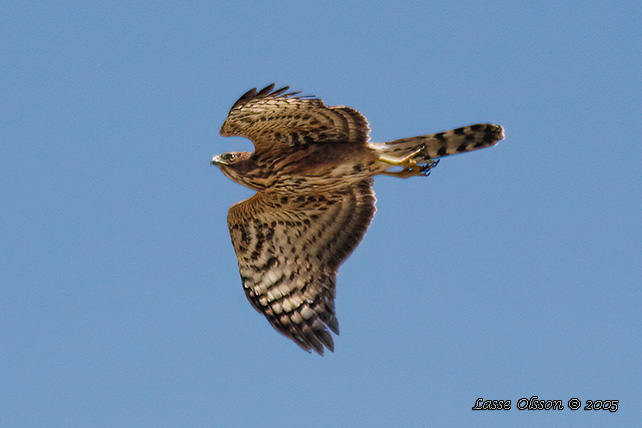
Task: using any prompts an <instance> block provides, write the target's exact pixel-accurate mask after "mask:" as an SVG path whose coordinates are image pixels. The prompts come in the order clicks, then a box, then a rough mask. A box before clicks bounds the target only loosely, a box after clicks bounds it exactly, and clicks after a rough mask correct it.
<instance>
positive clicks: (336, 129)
mask: <svg viewBox="0 0 642 428" xmlns="http://www.w3.org/2000/svg"><path fill="white" fill-rule="evenodd" d="M273 89H274V84H271V85H269V86H267V87H265V88H263V89H261V90H260V91H258V92H257V90H256V88H254V89H251V90H249V91H248V92H246V93H245V94H244V95H243V96H242V97H241V98H239V100H238V101H237V102H236V103H234V105H233V106H232V108H231V109H230V112H229V114H228V116H227V119H226V120H225V122H224V123H223V126H221V135H222V136H224V137H229V136H238V137H245V138H249V139H250V140H252V142H253V143H254V147H255V149H256V151H257V152H265V151H268V150H270V149H271V148H274V147H275V146H277V147H276V148H277V149H280V148H279V147H278V146H279V145H283V144H285V145H288V146H291V147H297V146H300V145H305V144H309V143H312V142H316V143H323V142H354V143H363V144H365V143H366V142H367V141H368V138H369V135H368V134H369V132H370V128H369V126H368V121H367V120H366V118H365V117H363V116H362V115H361V113H359V112H358V111H356V110H353V109H351V108H349V107H343V106H335V107H327V106H326V105H325V104H323V101H322V100H320V99H318V98H312V97H306V96H298V95H297V94H298V93H299V92H289V93H286V91H287V90H288V89H289V87H288V86H286V87H284V88H281V89H277V90H273ZM281 148H282V147H281Z"/></svg>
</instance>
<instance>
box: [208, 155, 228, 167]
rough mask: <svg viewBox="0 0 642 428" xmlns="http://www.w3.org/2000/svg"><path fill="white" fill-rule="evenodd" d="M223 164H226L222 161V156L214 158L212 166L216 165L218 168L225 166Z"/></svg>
mask: <svg viewBox="0 0 642 428" xmlns="http://www.w3.org/2000/svg"><path fill="white" fill-rule="evenodd" d="M223 164H225V162H223V161H222V160H221V156H220V155H216V156H214V157H213V158H212V161H211V162H210V165H216V166H219V165H223Z"/></svg>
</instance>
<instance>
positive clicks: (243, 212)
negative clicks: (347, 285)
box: [228, 179, 375, 354]
mask: <svg viewBox="0 0 642 428" xmlns="http://www.w3.org/2000/svg"><path fill="white" fill-rule="evenodd" d="M374 212H375V195H374V191H373V190H372V180H371V179H368V180H365V181H363V182H361V183H359V184H357V185H356V186H351V187H348V188H345V189H341V190H338V191H335V192H332V193H327V194H322V195H301V196H283V195H278V194H274V193H265V192H259V193H257V194H255V195H254V196H253V197H251V198H250V199H247V200H245V201H243V202H240V203H238V204H235V205H233V206H232V208H230V212H229V214H228V225H229V228H230V235H231V237H232V244H233V245H234V249H235V251H236V255H237V258H238V264H239V271H240V274H241V280H242V282H243V288H244V290H245V294H246V296H247V298H248V300H249V301H250V303H252V305H253V306H254V308H256V310H258V311H259V312H261V313H262V314H263V315H265V317H266V318H267V319H268V320H269V321H270V323H271V324H272V326H274V328H276V329H277V330H278V331H279V332H281V333H283V334H284V335H285V336H287V337H289V338H291V339H292V340H294V341H295V342H296V343H297V344H298V345H299V346H300V347H301V348H303V349H305V350H306V351H310V350H311V349H314V350H315V351H316V352H318V353H319V354H323V350H324V346H325V347H326V348H328V349H330V350H334V343H333V340H332V336H331V335H330V333H329V332H328V330H327V328H326V327H328V328H329V329H330V330H332V331H333V332H334V333H335V334H339V325H338V322H337V319H336V317H335V312H334V296H335V278H336V272H337V268H338V267H339V265H340V264H341V262H342V261H343V260H344V259H345V258H346V257H347V256H348V255H349V254H350V253H351V252H352V250H353V249H354V248H355V247H356V246H357V244H358V243H359V241H360V240H361V238H362V237H363V234H364V233H365V231H366V229H367V228H368V225H369V224H370V220H371V219H372V217H373V215H374Z"/></svg>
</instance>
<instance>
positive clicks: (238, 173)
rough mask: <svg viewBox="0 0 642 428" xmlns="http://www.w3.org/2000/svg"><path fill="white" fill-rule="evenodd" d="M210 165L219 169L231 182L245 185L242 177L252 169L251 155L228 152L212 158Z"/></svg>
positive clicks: (248, 153)
mask: <svg viewBox="0 0 642 428" xmlns="http://www.w3.org/2000/svg"><path fill="white" fill-rule="evenodd" d="M210 163H211V164H212V165H216V166H217V167H219V168H220V169H221V171H222V172H223V174H225V175H226V176H227V177H228V178H230V179H231V180H232V181H236V182H237V183H241V184H245V180H244V176H245V175H246V174H247V173H248V172H249V171H250V170H251V169H252V168H253V166H254V162H253V161H252V153H250V152H229V153H223V154H222V155H218V156H214V157H213V158H212V162H210Z"/></svg>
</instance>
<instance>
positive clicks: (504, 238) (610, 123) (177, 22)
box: [0, 1, 642, 428]
mask: <svg viewBox="0 0 642 428" xmlns="http://www.w3.org/2000/svg"><path fill="white" fill-rule="evenodd" d="M641 20H642V5H641V4H640V2H638V1H622V2H617V3H607V2H573V1H571V2H549V1H538V2H503V1H484V2H478V1H466V2H459V1H453V2H447V3H446V2H410V1H396V2H370V3H365V2H350V1H348V2H346V1H342V2H307V1H297V2H295V1H283V2H278V3H276V2H238V3H231V2H230V3H226V4H221V3H220V2H211V1H207V2H205V1H196V2H168V1H156V2H129V1H128V2H120V1H116V2H101V3H99V2H78V1H68V2H45V1H43V2H30V3H27V2H4V3H3V4H2V5H1V6H0V37H1V40H2V43H1V47H0V63H2V72H1V73H0V93H1V94H2V96H1V97H0V140H1V142H2V144H1V145H0V177H1V178H2V183H3V184H2V186H1V188H0V197H1V200H2V202H1V204H0V251H1V252H0V284H1V285H0V384H1V385H2V388H0V425H2V426H15V427H58V426H67V427H89V426H91V427H256V426H263V427H277V426H278V427H281V428H286V427H300V426H309V427H328V426H334V427H347V426H351V427H361V426H363V427H369V428H377V427H391V426H399V427H402V426H403V427H423V426H476V427H486V426H535V425H539V426H549V427H568V426H587V427H588V426H633V425H634V421H636V422H638V423H639V419H640V416H641V412H640V401H641V399H642V396H641V395H640V383H641V381H642V371H641V365H640V355H642V346H641V345H640V343H642V342H641V341H640V337H641V333H642V331H641V328H640V326H641V325H642V323H641V319H640V303H641V301H642V299H641V297H642V296H641V294H642V292H641V290H640V284H641V283H642V267H641V266H642V258H641V254H642V224H641V220H640V219H641V217H640V213H641V212H642V196H641V190H642V185H641V183H642V180H641V176H640V172H639V171H640V169H639V168H640V167H639V166H640V165H641V164H642V149H641V146H642V145H641V141H640V125H641V118H642V73H640V70H641V69H642V49H641V46H642V27H641V26H640V21H641ZM271 82H276V83H277V85H290V86H292V88H294V89H296V90H302V91H303V92H304V93H306V94H315V95H317V96H319V97H322V98H323V99H324V100H325V102H326V103H327V104H329V105H338V104H342V105H348V106H351V107H354V108H356V109H358V110H360V111H361V112H362V113H363V114H365V115H366V116H367V117H368V119H369V121H370V124H371V127H372V133H371V135H372V139H373V140H374V141H386V140H392V139H396V138H402V137H409V136H413V135H419V134H426V133H432V132H439V131H443V130H447V129H451V128H454V127H458V126H462V125H468V124H472V123H477V122H493V123H499V124H501V125H503V126H504V127H505V128H506V134H507V138H506V140H505V141H504V142H502V143H501V144H500V145H499V146H497V147H494V148H492V149H487V150H482V151H479V152H475V153H471V154H465V155H461V156H455V157H452V158H446V159H444V160H443V161H442V162H441V163H440V165H439V166H438V167H437V168H436V169H435V170H434V171H433V173H432V175H431V176H430V177H429V178H427V179H422V178H414V179H410V180H398V179H394V178H390V177H380V178H377V179H376V184H375V190H376V192H377V197H378V211H377V215H376V217H375V219H374V222H373V224H372V226H371V228H370V229H369V231H368V233H367V234H366V237H365V239H364V240H363V242H362V243H361V245H360V246H359V247H358V248H357V250H356V251H355V252H354V253H353V255H352V256H351V257H350V258H349V259H348V261H347V262H346V263H345V264H344V265H343V266H342V268H341V270H340V273H339V277H338V299H337V312H338V317H339V322H340V325H341V335H340V336H339V337H336V338H335V345H336V351H335V353H333V354H332V353H329V354H328V355H326V356H325V357H323V358H321V357H319V356H317V355H309V354H306V353H305V352H302V351H301V350H300V349H299V348H298V347H297V346H296V345H294V344H293V343H292V342H290V341H288V340H287V339H285V338H283V337H282V336H281V335H279V334H278V333H276V332H275V331H274V330H273V329H272V328H271V327H270V326H269V325H268V323H267V322H266V321H265V320H264V319H263V318H262V317H261V316H260V315H259V314H257V313H256V312H255V311H254V310H253V309H252V308H251V306H250V305H249V303H248V302H247V301H246V298H245V296H244V295H243V291H242V288H241V284H240V279H239V275H238V270H237V266H236V260H235V256H234V253H233V249H232V246H231V244H230V240H229V236H228V231H227V226H226V220H225V219H226V215H227V210H228V208H229V206H230V205H231V204H233V203H235V202H237V201H239V200H241V199H244V198H247V197H248V196H250V195H251V194H252V192H251V191H249V190H248V189H245V188H243V187H241V186H239V185H237V184H235V183H232V182H231V181H229V180H228V179H226V178H225V177H224V176H223V175H222V174H221V173H220V172H219V171H218V170H217V169H216V168H214V167H210V165H209V160H210V158H211V157H212V155H214V154H218V153H221V152H225V151H232V150H244V149H249V148H250V147H251V144H250V143H249V142H248V141H245V140H242V139H238V138H236V139H234V138H233V139H223V138H221V137H219V136H218V130H219V127H220V125H221V123H222V122H223V120H224V119H225V116H226V114H227V112H228V110H229V108H230V106H231V105H232V104H233V103H234V101H235V100H236V99H237V98H238V97H239V96H240V95H241V94H242V93H244V92H245V91H246V90H248V89H250V88H252V87H254V86H262V85H266V84H268V83H271ZM533 395H537V396H538V397H540V398H543V399H561V400H563V402H564V404H565V407H566V402H567V401H568V400H569V399H570V398H572V397H577V398H579V399H581V400H582V401H583V402H585V401H586V400H589V399H590V400H620V403H619V409H618V411H617V412H615V413H611V412H605V411H584V410H578V411H575V412H573V411H571V410H569V409H568V407H566V408H565V409H564V410H563V411H557V412H553V411H549V412H541V411H540V412H536V411H519V410H517V408H516V404H517V401H518V400H519V399H520V398H522V397H527V398H529V397H531V396H533ZM479 397H483V398H485V399H510V400H512V404H513V408H512V409H511V410H509V411H502V412H477V411H472V410H471V409H472V407H473V406H474V404H475V401H476V399H477V398H479Z"/></svg>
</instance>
